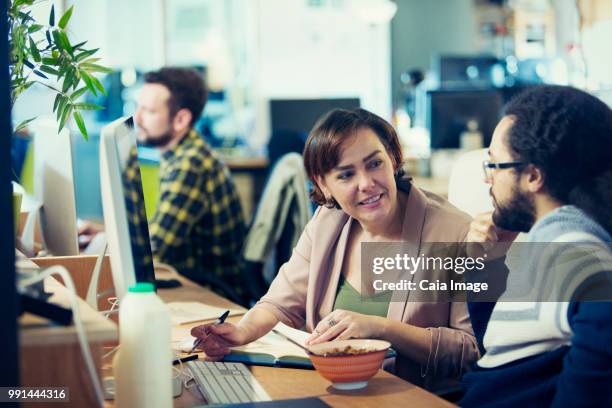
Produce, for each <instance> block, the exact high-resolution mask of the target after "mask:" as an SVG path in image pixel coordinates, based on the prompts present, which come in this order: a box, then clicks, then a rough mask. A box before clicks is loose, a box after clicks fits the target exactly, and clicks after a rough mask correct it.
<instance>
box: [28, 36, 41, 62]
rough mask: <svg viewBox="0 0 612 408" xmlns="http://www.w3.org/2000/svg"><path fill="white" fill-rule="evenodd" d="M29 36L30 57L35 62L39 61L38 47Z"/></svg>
mask: <svg viewBox="0 0 612 408" xmlns="http://www.w3.org/2000/svg"><path fill="white" fill-rule="evenodd" d="M29 38H30V53H31V54H32V58H34V61H35V62H40V52H39V51H38V47H37V46H36V43H35V42H34V40H33V39H32V37H29Z"/></svg>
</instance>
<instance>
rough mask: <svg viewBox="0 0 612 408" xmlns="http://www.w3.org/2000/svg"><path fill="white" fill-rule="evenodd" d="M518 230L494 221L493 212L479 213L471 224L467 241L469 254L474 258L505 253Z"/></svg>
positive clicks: (490, 256) (491, 256)
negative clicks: (496, 223)
mask: <svg viewBox="0 0 612 408" xmlns="http://www.w3.org/2000/svg"><path fill="white" fill-rule="evenodd" d="M517 235H518V232H514V231H507V230H505V229H502V228H499V227H497V226H496V225H495V223H493V212H486V213H482V214H478V215H477V216H476V217H474V220H473V221H472V223H471V224H470V230H469V231H468V234H467V237H466V241H467V254H468V256H470V257H472V258H478V257H482V256H484V255H485V254H490V255H489V256H488V257H489V258H497V257H498V256H500V255H504V254H505V253H506V251H507V250H508V248H509V247H510V244H512V242H513V241H514V240H515V239H516V237H517Z"/></svg>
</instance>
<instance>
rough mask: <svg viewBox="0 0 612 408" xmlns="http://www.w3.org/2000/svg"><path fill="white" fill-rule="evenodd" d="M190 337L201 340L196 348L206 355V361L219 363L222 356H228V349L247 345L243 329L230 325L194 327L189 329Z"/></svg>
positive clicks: (210, 324)
mask: <svg viewBox="0 0 612 408" xmlns="http://www.w3.org/2000/svg"><path fill="white" fill-rule="evenodd" d="M191 335H192V336H193V337H195V338H197V339H198V340H200V339H201V340H202V341H201V342H200V344H199V345H198V347H197V348H198V349H200V350H202V351H204V353H206V360H208V361H219V360H221V359H222V358H223V356H225V355H226V354H229V352H230V347H236V346H242V345H243V344H246V343H247V333H246V331H245V329H244V328H242V327H240V326H236V325H234V324H232V323H222V324H213V323H209V324H203V325H201V326H196V327H194V328H193V329H191Z"/></svg>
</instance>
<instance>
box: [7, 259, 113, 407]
mask: <svg viewBox="0 0 612 408" xmlns="http://www.w3.org/2000/svg"><path fill="white" fill-rule="evenodd" d="M53 274H56V275H59V276H60V277H61V278H62V280H63V281H64V285H65V286H66V288H67V289H68V293H69V294H70V308H71V309H72V316H73V320H74V326H75V328H76V331H77V337H78V339H79V345H80V346H81V353H82V354H83V359H84V360H85V365H86V366H87V371H88V372H89V376H90V377H91V382H92V384H93V387H94V391H95V393H96V399H97V400H98V405H99V406H100V408H102V407H103V406H104V393H103V392H102V385H101V384H100V379H99V378H98V375H97V373H96V367H95V365H94V362H93V358H92V356H91V350H90V349H89V343H88V342H87V335H86V333H85V329H84V327H83V321H82V320H81V314H80V311H79V305H78V301H77V294H76V290H75V288H74V283H73V281H72V277H71V276H70V274H69V273H68V271H67V270H66V268H64V267H63V266H61V265H54V266H51V267H49V268H47V269H44V270H42V271H41V272H40V273H39V274H38V275H36V276H34V277H32V278H29V279H25V280H23V281H21V282H19V286H20V287H21V288H26V287H28V286H30V285H33V284H35V283H38V282H40V281H42V280H45V279H46V278H48V277H49V276H51V275H53Z"/></svg>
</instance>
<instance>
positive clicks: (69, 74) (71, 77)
mask: <svg viewBox="0 0 612 408" xmlns="http://www.w3.org/2000/svg"><path fill="white" fill-rule="evenodd" d="M75 80H76V72H75V69H74V68H72V67H70V68H68V71H66V76H65V77H64V83H63V84H62V92H64V93H65V92H68V89H70V87H71V86H72V84H73V83H74V81H75Z"/></svg>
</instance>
